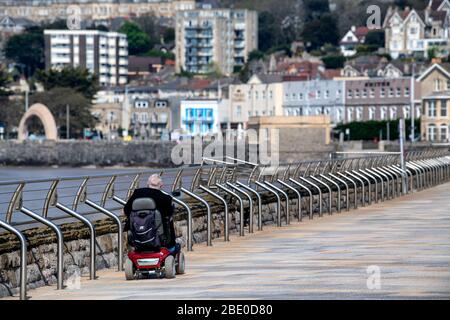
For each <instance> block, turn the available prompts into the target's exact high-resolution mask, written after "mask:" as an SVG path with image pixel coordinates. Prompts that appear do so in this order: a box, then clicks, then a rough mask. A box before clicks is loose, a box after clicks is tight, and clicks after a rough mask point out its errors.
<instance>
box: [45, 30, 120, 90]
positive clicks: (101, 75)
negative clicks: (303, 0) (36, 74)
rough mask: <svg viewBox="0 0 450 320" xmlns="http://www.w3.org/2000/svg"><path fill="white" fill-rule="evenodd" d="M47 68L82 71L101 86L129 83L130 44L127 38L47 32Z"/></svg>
mask: <svg viewBox="0 0 450 320" xmlns="http://www.w3.org/2000/svg"><path fill="white" fill-rule="evenodd" d="M44 38H45V67H46V69H47V70H49V69H61V68H64V67H81V68H85V69H88V70H89V71H90V72H92V73H94V74H97V75H98V79H99V83H100V85H101V86H104V87H107V86H119V85H125V84H126V83H127V77H128V41H127V37H126V35H124V34H121V33H116V32H103V31H97V30H45V31H44Z"/></svg>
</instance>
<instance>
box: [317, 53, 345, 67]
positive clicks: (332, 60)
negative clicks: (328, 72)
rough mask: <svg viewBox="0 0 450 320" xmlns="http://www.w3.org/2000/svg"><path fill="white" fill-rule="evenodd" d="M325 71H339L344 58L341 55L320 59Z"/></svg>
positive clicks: (342, 65)
mask: <svg viewBox="0 0 450 320" xmlns="http://www.w3.org/2000/svg"><path fill="white" fill-rule="evenodd" d="M322 61H323V63H324V64H325V67H326V68H327V69H341V68H343V67H344V63H345V57H344V56H342V55H330V56H326V57H323V58H322Z"/></svg>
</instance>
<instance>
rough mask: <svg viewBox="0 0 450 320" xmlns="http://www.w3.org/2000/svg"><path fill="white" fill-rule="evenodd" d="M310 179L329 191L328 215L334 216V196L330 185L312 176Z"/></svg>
mask: <svg viewBox="0 0 450 320" xmlns="http://www.w3.org/2000/svg"><path fill="white" fill-rule="evenodd" d="M310 178H311V179H313V180H314V181H316V182H317V183H319V184H321V185H323V186H324V187H325V188H327V189H328V214H330V215H332V214H333V204H332V200H333V195H332V191H331V187H330V186H329V185H327V184H326V183H324V182H322V181H320V180H319V179H317V178H316V177H314V176H310Z"/></svg>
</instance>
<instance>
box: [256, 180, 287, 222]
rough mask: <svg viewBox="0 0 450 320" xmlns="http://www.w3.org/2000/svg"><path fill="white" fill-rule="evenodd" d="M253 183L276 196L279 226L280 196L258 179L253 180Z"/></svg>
mask: <svg viewBox="0 0 450 320" xmlns="http://www.w3.org/2000/svg"><path fill="white" fill-rule="evenodd" d="M255 183H256V185H257V186H259V187H261V188H263V189H264V190H266V191H269V192H271V193H273V194H274V195H275V197H276V198H277V226H278V227H281V198H280V195H279V194H278V193H277V192H276V191H275V190H273V189H272V188H270V187H269V186H268V185H266V184H263V183H261V182H259V181H255Z"/></svg>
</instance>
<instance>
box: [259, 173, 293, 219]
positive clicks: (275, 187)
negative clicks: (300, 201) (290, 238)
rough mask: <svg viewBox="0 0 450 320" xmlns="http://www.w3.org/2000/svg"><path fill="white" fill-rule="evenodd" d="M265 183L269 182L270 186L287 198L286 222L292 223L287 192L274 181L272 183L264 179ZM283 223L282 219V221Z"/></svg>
mask: <svg viewBox="0 0 450 320" xmlns="http://www.w3.org/2000/svg"><path fill="white" fill-rule="evenodd" d="M264 183H265V184H267V185H268V186H269V187H271V188H272V189H273V190H275V191H277V192H279V193H281V194H282V195H283V196H284V197H285V198H286V207H285V209H286V224H290V216H289V196H288V194H287V193H286V192H284V191H283V190H281V189H280V188H278V187H277V186H275V185H274V184H273V183H270V182H268V181H264ZM280 225H281V221H280Z"/></svg>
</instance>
